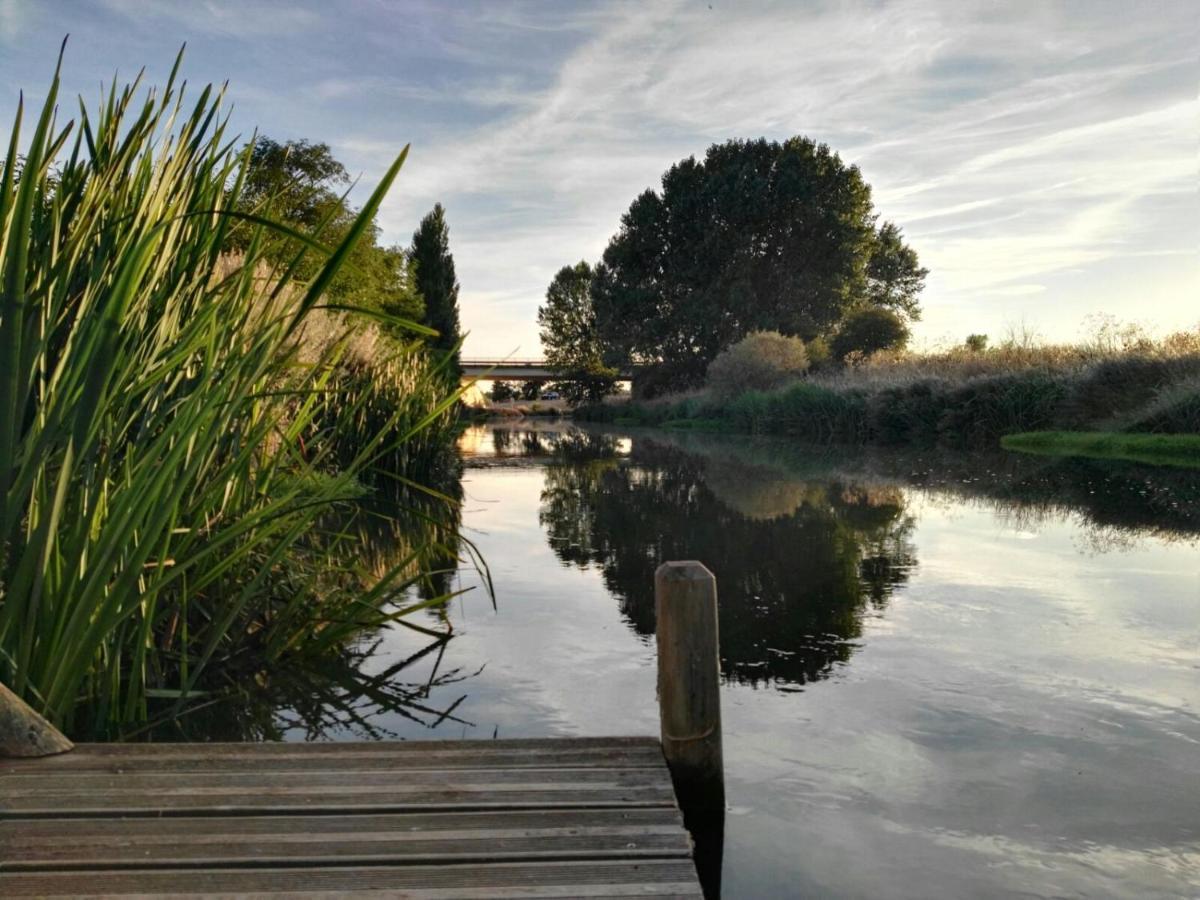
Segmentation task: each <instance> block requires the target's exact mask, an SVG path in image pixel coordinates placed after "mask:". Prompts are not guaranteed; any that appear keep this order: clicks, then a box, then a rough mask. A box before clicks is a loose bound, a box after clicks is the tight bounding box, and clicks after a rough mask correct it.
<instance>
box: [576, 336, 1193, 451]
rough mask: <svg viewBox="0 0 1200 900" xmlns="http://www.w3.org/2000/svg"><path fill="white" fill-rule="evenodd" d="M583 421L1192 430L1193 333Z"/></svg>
mask: <svg viewBox="0 0 1200 900" xmlns="http://www.w3.org/2000/svg"><path fill="white" fill-rule="evenodd" d="M578 415H579V417H580V418H582V419H586V420H590V421H599V422H612V423H622V424H627V425H655V426H668V427H672V428H693V429H698V430H710V431H728V432H737V433H747V434H782V435H793V436H797V437H800V438H803V439H805V440H809V441H819V442H828V443H851V444H884V445H907V446H917V447H932V446H944V447H950V448H956V449H978V448H986V447H995V446H996V444H997V442H998V441H999V440H1000V438H1001V437H1003V436H1004V435H1009V434H1019V433H1025V432H1032V431H1067V430H1071V431H1112V432H1122V433H1125V432H1129V433H1157V434H1189V433H1191V434H1195V433H1200V331H1194V332H1183V333H1180V334H1176V335H1172V336H1170V337H1169V338H1166V339H1164V340H1161V341H1149V340H1146V339H1144V338H1139V339H1138V340H1130V341H1128V342H1126V343H1122V344H1119V345H1107V346H1106V345H1095V344H1093V345H1083V346H1079V347H1024V348H1022V347H1002V348H997V349H995V350H990V351H984V352H975V353H971V352H967V351H950V352H947V353H942V354H924V355H921V354H880V355H879V356H878V357H873V358H871V359H870V360H867V361H866V362H865V363H864V364H862V365H859V366H854V367H847V368H845V369H840V370H836V371H832V372H831V371H824V372H817V373H814V374H812V375H809V376H808V377H806V378H802V379H800V380H797V381H793V382H792V383H791V384H787V385H784V386H782V387H780V388H778V389H775V390H772V391H745V392H743V393H740V394H737V395H735V396H733V397H731V398H726V397H718V396H717V395H716V394H714V393H711V392H706V391H701V392H697V393H693V394H690V395H686V396H674V397H670V396H668V397H662V398H658V399H655V400H652V401H645V402H637V401H630V402H628V403H624V404H621V403H615V404H600V405H596V406H591V407H586V408H583V409H581V410H579V412H578Z"/></svg>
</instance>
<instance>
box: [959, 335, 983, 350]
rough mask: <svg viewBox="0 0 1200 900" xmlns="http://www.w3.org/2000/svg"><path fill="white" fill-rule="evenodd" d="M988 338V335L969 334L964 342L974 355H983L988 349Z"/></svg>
mask: <svg viewBox="0 0 1200 900" xmlns="http://www.w3.org/2000/svg"><path fill="white" fill-rule="evenodd" d="M987 345H988V336H987V335H986V334H968V335H967V339H966V340H965V341H963V346H965V347H966V348H967V349H968V350H970V351H971V352H972V353H982V352H983V351H984V350H986V349H987Z"/></svg>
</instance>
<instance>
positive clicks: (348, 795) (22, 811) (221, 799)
mask: <svg viewBox="0 0 1200 900" xmlns="http://www.w3.org/2000/svg"><path fill="white" fill-rule="evenodd" d="M506 788H507V790H503V791H497V790H496V789H495V786H493V785H480V786H479V789H478V790H466V789H462V790H443V791H435V790H431V791H403V790H394V789H389V790H387V791H380V790H379V789H378V788H365V789H358V790H356V789H352V788H336V789H331V790H322V791H313V790H307V789H305V788H303V787H301V786H297V787H293V788H279V789H275V790H263V791H243V790H236V791H230V790H224V791H222V790H221V789H211V790H206V791H204V792H198V791H197V792H192V793H183V794H172V795H170V796H164V795H163V794H162V793H161V792H146V793H127V792H124V791H120V790H117V791H113V792H109V793H77V794H72V793H62V794H55V795H53V796H39V795H34V796H24V797H8V798H3V800H2V801H0V815H2V816H62V815H71V816H114V815H156V816H170V815H185V814H195V813H197V812H203V811H213V812H222V813H228V812H240V813H243V814H272V813H286V812H294V811H297V810H308V811H320V812H328V813H334V812H341V813H353V812H360V811H361V812H407V811H409V810H419V809H421V808H428V809H440V810H455V809H541V808H586V807H592V808H613V807H620V806H637V807H646V806H674V805H675V795H674V793H673V792H672V790H671V789H670V788H669V787H634V788H609V787H600V788H597V789H595V790H580V789H578V788H576V787H572V786H570V785H556V786H552V787H546V786H540V787H538V786H534V785H507V786H506Z"/></svg>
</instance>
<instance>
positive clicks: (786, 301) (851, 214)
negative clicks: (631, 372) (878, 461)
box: [591, 137, 926, 387]
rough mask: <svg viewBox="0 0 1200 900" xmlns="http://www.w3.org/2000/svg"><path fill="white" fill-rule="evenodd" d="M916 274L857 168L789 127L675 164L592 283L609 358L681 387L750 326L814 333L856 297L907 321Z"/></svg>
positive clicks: (633, 209)
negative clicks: (783, 133)
mask: <svg viewBox="0 0 1200 900" xmlns="http://www.w3.org/2000/svg"><path fill="white" fill-rule="evenodd" d="M925 275H926V272H925V270H924V269H922V268H921V267H920V265H919V264H918V261H917V256H916V253H915V252H914V251H912V250H911V249H910V248H909V247H907V246H906V245H905V244H904V243H903V241H902V240H901V236H900V231H899V229H898V228H896V227H895V226H894V225H891V224H889V223H884V224H882V225H878V219H877V216H876V214H875V211H874V209H873V208H872V204H871V191H870V188H869V187H868V185H867V184H866V182H865V181H864V180H863V178H862V175H861V174H860V173H859V170H858V169H857V167H855V166H847V165H845V164H844V163H843V162H842V160H841V159H840V158H839V157H838V155H837V154H836V153H833V152H832V151H831V150H830V149H829V148H828V147H827V146H826V145H824V144H817V143H815V142H813V141H811V140H809V139H807V138H803V137H795V138H791V139H789V140H787V141H784V142H783V143H776V142H773V141H767V140H755V141H729V142H727V143H724V144H716V145H713V146H712V147H710V148H709V149H708V152H707V153H706V155H705V157H704V159H703V160H702V161H699V162H698V161H697V160H696V159H695V158H692V157H689V158H688V159H685V160H683V161H682V162H680V163H678V164H676V165H674V166H672V167H671V168H670V169H669V170H668V171H667V172H666V174H665V175H664V176H663V179H662V189H661V191H658V192H656V191H653V190H649V191H646V192H645V193H643V194H642V195H641V196H640V197H638V198H637V199H636V200H634V202H633V204H632V205H631V206H630V208H629V210H628V212H626V213H625V215H624V216H623V217H622V220H621V230H620V231H619V232H618V233H617V235H616V236H615V237H614V238H613V239H612V241H610V243H609V245H608V248H607V249H606V250H605V252H604V257H603V260H602V262H601V263H600V264H599V265H598V266H597V267H596V272H595V275H594V278H593V280H592V291H591V293H592V300H593V304H594V309H595V315H596V321H597V328H598V333H599V335H600V338H601V340H602V342H603V345H604V347H605V353H606V357H605V358H606V361H608V362H610V363H611V362H620V363H624V362H627V361H634V362H638V363H643V364H651V365H654V366H657V367H659V368H660V370H661V372H660V373H659V375H658V377H657V379H656V380H658V381H661V382H663V383H664V384H673V385H674V386H676V387H683V386H687V385H694V384H697V383H699V382H700V380H701V379H702V378H703V375H704V371H705V369H706V368H707V367H708V364H709V363H710V362H711V361H712V360H713V359H714V358H715V357H716V355H717V354H718V353H719V352H720V351H721V350H722V349H724V348H725V347H728V346H729V345H730V344H732V343H734V342H735V341H737V340H739V339H741V338H742V337H743V336H745V335H746V334H748V333H749V332H751V331H761V330H770V331H778V332H780V333H782V334H785V335H795V336H798V337H801V338H803V339H804V340H811V339H812V338H815V337H819V336H825V335H829V334H831V333H832V332H833V331H834V330H835V329H836V327H837V325H838V324H839V323H840V322H841V321H842V319H843V318H845V317H846V315H847V314H848V313H850V312H851V311H852V310H854V309H858V308H862V307H864V306H875V307H885V308H888V309H894V310H897V311H899V312H900V313H902V314H904V315H905V316H908V317H915V316H916V315H917V314H918V312H919V308H918V305H917V296H918V294H919V293H920V290H921V288H922V286H923V283H924V279H925ZM662 373H665V375H664V374H662Z"/></svg>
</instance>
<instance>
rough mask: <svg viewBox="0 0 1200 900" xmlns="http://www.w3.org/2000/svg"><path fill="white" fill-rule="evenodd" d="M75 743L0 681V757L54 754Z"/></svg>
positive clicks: (64, 750)
mask: <svg viewBox="0 0 1200 900" xmlns="http://www.w3.org/2000/svg"><path fill="white" fill-rule="evenodd" d="M74 746H75V745H74V744H72V743H71V742H70V741H69V740H67V738H66V737H65V736H64V735H63V734H62V732H60V731H59V730H58V729H57V728H55V727H54V726H53V725H51V724H50V723H49V722H47V721H46V720H45V719H43V718H42V717H41V716H39V715H38V714H37V713H36V712H34V711H33V710H32V709H30V708H29V706H27V705H26V703H25V701H24V700H22V699H21V698H20V697H18V696H17V695H16V694H14V693H13V692H12V691H10V690H9V689H8V688H7V687H5V686H4V685H3V684H0V757H4V756H53V755H54V754H56V753H66V752H67V751H68V750H70V749H71V748H72V747H74Z"/></svg>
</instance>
